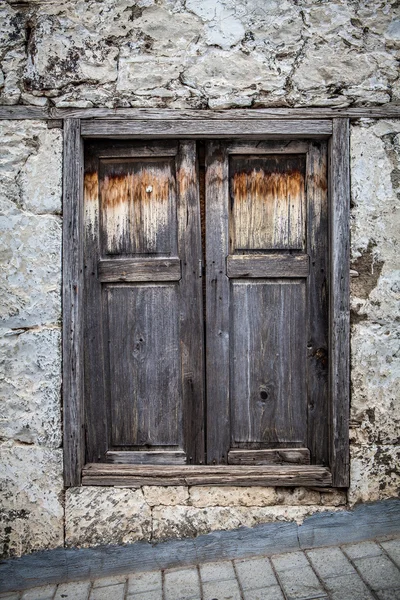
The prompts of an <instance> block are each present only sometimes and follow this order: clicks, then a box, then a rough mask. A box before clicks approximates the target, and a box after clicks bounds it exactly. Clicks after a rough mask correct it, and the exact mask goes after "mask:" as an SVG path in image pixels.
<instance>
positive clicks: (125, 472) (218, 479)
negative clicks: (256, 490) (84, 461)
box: [82, 463, 332, 487]
mask: <svg viewBox="0 0 400 600" xmlns="http://www.w3.org/2000/svg"><path fill="white" fill-rule="evenodd" d="M331 480H332V478H331V474H330V471H329V469H327V468H325V467H319V466H313V465H294V466H289V465H282V466H277V465H266V466H231V465H218V466H212V465H210V466H197V465H196V466H188V465H184V466H177V467H173V466H167V465H165V466H162V467H157V466H154V465H151V466H150V465H149V466H145V465H143V466H139V465H107V464H101V463H97V464H89V465H85V467H84V469H83V472H82V483H83V485H122V486H126V487H130V486H133V487H136V486H138V485H221V486H224V485H228V486H230V485H238V486H246V485H262V486H273V485H279V486H295V485H301V486H316V487H318V486H327V485H331Z"/></svg>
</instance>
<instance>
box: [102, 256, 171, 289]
mask: <svg viewBox="0 0 400 600" xmlns="http://www.w3.org/2000/svg"><path fill="white" fill-rule="evenodd" d="M97 275H98V278H99V280H100V281H101V282H102V283H111V282H117V281H130V282H133V281H179V279H180V278H181V261H180V260H179V258H139V259H135V258H122V259H119V260H100V261H99V262H98V265H97Z"/></svg>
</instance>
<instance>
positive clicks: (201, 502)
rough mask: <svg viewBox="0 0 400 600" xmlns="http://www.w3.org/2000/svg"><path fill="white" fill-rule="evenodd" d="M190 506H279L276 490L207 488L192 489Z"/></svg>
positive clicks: (263, 488) (194, 487)
mask: <svg viewBox="0 0 400 600" xmlns="http://www.w3.org/2000/svg"><path fill="white" fill-rule="evenodd" d="M189 491H190V504H192V505H193V506H197V507H206V506H271V505H273V504H277V494H276V492H275V489H274V488H266V487H248V488H245V487H228V486H227V487H217V486H215V487H207V486H193V487H191V488H190V490H189Z"/></svg>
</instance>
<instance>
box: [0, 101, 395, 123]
mask: <svg viewBox="0 0 400 600" xmlns="http://www.w3.org/2000/svg"><path fill="white" fill-rule="evenodd" d="M336 117H342V118H349V119H361V118H371V119H380V118H384V119H390V118H392V119H396V118H399V117H400V106H399V105H398V104H385V105H379V106H369V107H363V106H361V107H358V108H327V107H321V108H314V107H313V108H257V109H229V110H226V109H220V110H218V109H215V110H192V109H180V110H176V109H168V108H165V109H163V108H56V107H54V106H52V107H49V108H41V107H36V106H26V105H20V106H1V107H0V119H46V120H47V119H113V120H119V119H138V120H147V119H149V120H150V119H151V120H181V119H185V120H188V119H189V120H193V119H216V120H220V119H256V120H260V119H274V120H275V119H277V120H280V119H284V120H285V119H307V120H308V119H312V120H314V119H333V118H336Z"/></svg>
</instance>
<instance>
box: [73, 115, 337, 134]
mask: <svg viewBox="0 0 400 600" xmlns="http://www.w3.org/2000/svg"><path fill="white" fill-rule="evenodd" d="M331 134H332V122H331V121H330V120H308V121H297V120H292V121H284V120H282V121H277V120H259V121H253V120H241V119H232V120H222V121H218V120H212V121H211V120H206V119H205V120H200V119H198V120H192V119H190V120H183V119H182V120H162V121H155V120H151V119H149V120H146V121H139V120H125V121H123V120H106V119H104V120H87V121H82V135H83V136H84V137H88V138H102V137H107V136H109V137H113V138H135V137H136V138H141V139H143V138H153V139H156V138H163V139H167V138H176V137H185V138H190V137H195V138H207V139H210V138H224V137H225V138H229V137H232V136H236V135H239V136H241V137H243V138H247V139H250V138H255V137H257V138H262V136H265V135H268V136H269V137H274V136H277V137H281V136H286V137H292V138H296V137H319V138H320V137H329V136H330V135H331Z"/></svg>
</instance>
